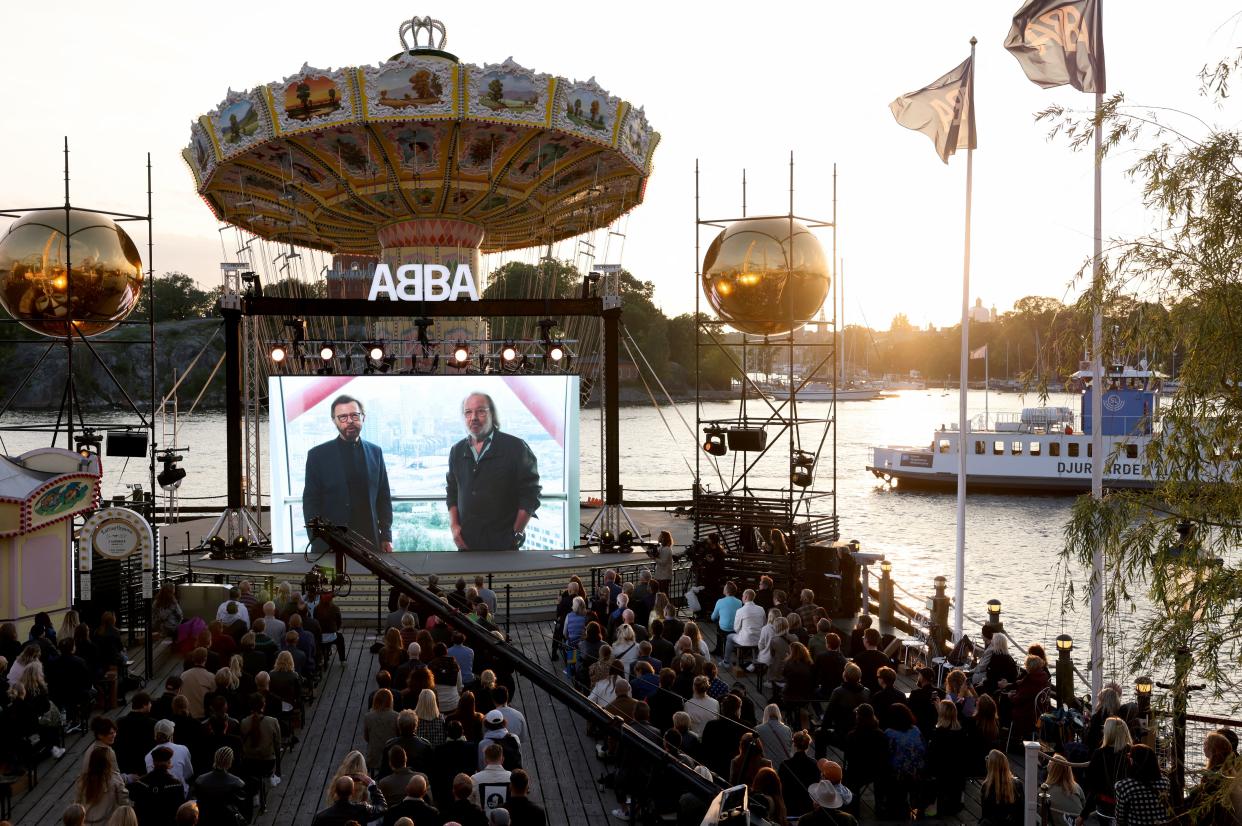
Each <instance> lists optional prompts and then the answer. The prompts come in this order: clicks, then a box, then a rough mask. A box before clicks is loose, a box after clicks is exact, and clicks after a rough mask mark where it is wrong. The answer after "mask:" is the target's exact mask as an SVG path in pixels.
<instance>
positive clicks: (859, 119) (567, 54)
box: [0, 0, 1242, 328]
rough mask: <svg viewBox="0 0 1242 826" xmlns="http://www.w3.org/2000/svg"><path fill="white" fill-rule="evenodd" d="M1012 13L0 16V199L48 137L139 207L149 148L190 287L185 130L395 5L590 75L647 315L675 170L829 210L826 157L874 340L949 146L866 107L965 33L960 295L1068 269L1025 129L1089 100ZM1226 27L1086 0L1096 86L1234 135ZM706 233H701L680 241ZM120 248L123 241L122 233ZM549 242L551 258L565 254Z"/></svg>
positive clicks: (1069, 292) (166, 7)
mask: <svg viewBox="0 0 1242 826" xmlns="http://www.w3.org/2000/svg"><path fill="white" fill-rule="evenodd" d="M1019 5H1020V2H1018V0H961V2H955V3H925V2H915V0H908V1H907V2H888V3H853V4H845V3H816V4H808V3H792V2H775V3H768V4H763V5H761V6H756V5H755V4H753V3H740V2H738V3H733V2H719V3H712V4H710V5H707V4H703V5H694V4H669V3H663V4H655V3H642V2H638V3H629V4H625V5H624V6H617V7H609V8H608V9H607V10H605V9H604V8H603V7H598V6H591V5H582V4H580V3H561V2H547V3H540V4H539V5H538V9H539V13H538V14H532V13H531V8H530V7H529V6H524V5H514V4H511V3H493V2H479V3H472V4H467V5H462V4H444V5H443V6H442V7H440V8H436V7H434V6H424V7H420V8H417V9H415V8H410V7H408V6H406V5H401V4H396V5H394V4H363V5H354V6H350V5H344V4H328V3H319V2H305V3H302V4H299V5H298V6H297V9H296V12H293V13H291V7H289V6H286V5H280V4H257V3H239V2H231V0H220V2H217V3H215V4H211V5H209V6H201V5H198V6H195V5H188V6H187V5H185V4H180V3H139V2H134V3H121V4H99V3H86V2H63V3H43V4H20V5H13V4H4V6H3V8H0V24H2V25H3V29H4V30H5V31H6V32H8V33H10V37H8V38H7V39H6V44H5V48H4V51H3V57H2V58H0V61H2V62H3V66H4V68H5V69H6V72H5V76H6V78H7V79H8V84H9V87H10V92H9V94H8V95H7V96H6V99H7V101H8V102H9V106H8V110H7V112H8V117H9V118H10V123H11V124H13V125H16V124H17V123H20V128H9V129H5V130H0V181H2V182H3V185H2V188H0V191H2V192H3V197H0V205H3V206H32V205H42V204H59V203H60V202H61V199H62V197H63V181H62V178H61V154H60V153H61V139H62V136H64V135H68V137H69V140H70V144H71V149H72V151H73V155H72V159H73V181H72V184H73V192H74V200H75V202H77V203H78V204H80V205H83V206H94V207H99V208H105V209H112V210H117V211H132V212H140V211H142V210H143V209H144V208H145V171H144V168H143V167H144V164H145V156H146V153H147V152H148V151H150V152H151V153H152V156H153V162H154V165H155V172H154V174H155V216H156V224H155V226H156V252H155V269H156V271H157V272H165V271H169V270H181V271H184V272H187V273H189V274H191V275H192V276H194V277H195V278H196V279H197V280H198V281H199V282H200V283H202V284H204V285H207V286H214V285H215V284H217V283H218V279H219V262H220V260H221V256H222V253H221V248H220V240H219V237H220V236H219V233H218V232H217V229H218V225H217V224H216V222H215V221H214V219H213V218H212V216H211V213H210V211H209V210H208V209H207V207H206V206H205V205H204V204H203V203H202V202H201V200H200V199H199V197H198V195H197V194H196V193H195V191H194V183H193V177H192V176H191V174H190V172H189V170H188V169H187V168H186V166H185V164H184V162H183V161H182V159H181V157H180V151H181V150H182V149H183V148H184V147H185V146H186V145H188V143H189V140H190V123H191V120H192V119H194V118H195V117H197V116H198V115H200V114H205V113H206V112H208V111H210V110H211V109H213V108H214V107H215V106H216V105H217V104H218V103H219V102H220V101H221V100H223V98H224V96H225V94H226V93H227V91H228V90H229V88H230V87H231V88H233V89H239V90H240V89H249V88H252V87H254V86H257V85H260V84H264V83H269V82H273V81H278V80H282V79H284V78H286V77H288V76H290V75H292V74H294V73H296V72H297V71H298V70H299V69H300V68H301V67H302V65H303V64H304V63H308V64H309V65H310V66H312V67H315V68H319V69H324V70H327V69H335V68H338V67H340V66H357V65H364V64H374V63H378V62H381V61H383V60H386V59H388V58H389V57H390V56H392V55H393V54H395V53H396V52H397V51H398V50H399V48H400V44H399V42H398V39H397V27H398V25H399V24H400V23H401V20H402V18H403V16H406V15H409V14H413V13H414V12H418V13H419V14H430V15H432V16H433V17H438V18H440V19H441V20H443V21H444V23H445V24H446V26H447V28H448V42H447V44H446V47H445V48H446V50H448V51H451V52H453V53H454V54H456V55H457V56H458V57H459V58H461V60H462V61H463V62H468V63H475V64H479V65H482V64H484V63H499V62H501V61H503V60H504V59H505V58H506V57H509V56H510V55H512V57H513V59H514V60H515V61H517V62H518V63H520V64H522V65H524V66H527V67H529V68H532V69H535V70H537V71H542V72H549V73H552V74H557V75H560V76H562V77H567V78H570V79H586V78H588V77H591V76H594V77H595V78H596V79H597V80H598V82H599V84H600V85H601V86H602V87H603V88H604V89H606V90H608V91H609V92H611V93H613V94H615V95H618V96H620V97H621V98H623V99H625V100H628V101H631V102H633V103H635V104H637V105H642V106H645V109H646V114H647V116H648V118H649V119H650V121H651V123H652V125H653V126H654V127H655V129H656V130H658V131H659V132H660V133H661V134H662V140H661V143H660V145H659V147H658V149H657V150H656V154H655V170H654V172H653V174H652V176H651V180H650V183H649V186H648V189H647V196H646V202H645V203H644V204H643V205H642V206H641V207H639V208H638V209H637V210H635V211H634V212H633V213H632V216H631V218H630V219H629V221H628V224H627V225H626V226H625V227H624V229H625V232H626V234H627V238H626V242H625V248H624V255H623V256H621V257H620V258H619V260H618V256H617V255H616V245H614V247H613V250H614V254H613V255H612V256H611V259H612V260H611V261H608V262H605V263H621V264H622V265H624V266H625V267H626V268H628V269H630V270H631V271H632V272H634V273H635V274H636V275H637V276H639V277H640V278H642V279H644V280H651V281H654V282H655V283H656V300H657V302H658V303H659V304H660V305H661V306H662V307H663V308H664V310H665V311H666V312H667V313H669V314H670V315H671V314H675V313H678V312H686V311H689V310H692V309H693V306H694V296H695V290H696V284H695V280H694V277H693V276H694V270H695V260H694V240H695V227H694V223H693V218H694V209H695V204H694V165H695V162H696V160H697V161H698V163H699V165H700V169H701V171H702V181H701V182H702V190H701V198H702V200H701V209H702V212H703V213H704V215H705V216H706V217H734V216H737V215H739V214H740V210H741V205H740V200H741V185H740V181H741V175H742V170H743V169H745V170H746V173H747V178H748V181H749V193H748V206H749V210H750V213H751V214H775V213H783V212H784V211H785V210H786V208H787V205H788V159H789V153H790V151H791V150H792V151H793V152H794V154H795V159H796V163H797V171H796V180H795V185H796V192H795V196H794V198H795V203H794V209H795V211H796V212H797V213H799V214H802V215H806V216H809V217H812V218H819V219H829V218H831V215H832V203H831V195H832V165H833V164H834V163H836V164H837V167H838V172H839V190H838V194H839V204H838V209H839V212H838V218H839V221H838V223H839V237H838V251H839V254H840V256H841V257H842V258H843V259H844V261H845V267H844V274H845V277H846V294H847V314H848V316H849V320H850V321H851V322H862V321H866V322H868V323H869V324H870V325H871V326H873V327H877V328H887V327H888V324H889V321H890V320H891V318H892V316H893V315H894V314H895V313H897V312H905V313H906V314H907V315H908V316H909V317H910V319H911V320H912V321H914V322H915V323H916V324H926V323H928V322H933V323H936V324H951V323H954V321H955V320H956V319H957V317H958V314H959V305H960V292H961V271H962V206H963V196H964V189H965V156H964V154H959V155H958V156H957V157H955V158H953V159H951V161H950V163H949V165H948V166H945V165H943V164H941V163H940V161H939V159H938V158H937V157H936V155H935V153H934V151H933V148H932V145H931V142H930V141H929V140H928V139H927V138H926V137H924V136H922V135H920V134H918V133H916V132H912V131H909V130H907V129H903V128H902V127H900V126H898V125H897V124H896V123H895V122H894V120H893V118H892V115H891V114H890V113H889V111H888V104H889V102H890V101H891V100H892V99H893V98H894V97H896V96H897V95H899V94H901V93H904V92H909V91H912V90H914V89H917V88H919V87H921V86H923V85H925V84H927V83H929V82H931V81H932V80H934V79H935V78H937V77H939V76H940V75H942V74H944V73H945V72H947V71H948V70H949V69H951V68H952V67H954V66H956V65H957V64H958V63H960V62H961V61H962V60H963V59H964V58H965V57H966V56H967V55H968V54H969V49H970V46H969V42H968V41H969V39H970V37H971V36H972V35H974V36H976V37H978V38H979V41H980V42H979V47H978V49H979V51H978V62H977V70H976V77H977V86H976V93H975V100H976V107H977V113H978V133H979V149H978V150H977V151H976V153H975V190H974V210H975V220H974V226H973V238H974V244H973V267H972V289H971V295H972V303H973V298H974V296H979V297H982V298H983V301H984V304H985V305H988V306H991V305H993V304H994V305H996V306H997V307H998V308H999V309H1000V310H1002V311H1003V310H1006V309H1008V308H1009V307H1010V306H1011V305H1012V303H1013V302H1014V301H1015V300H1016V299H1018V298H1021V297H1022V296H1025V295H1031V294H1039V295H1051V296H1055V297H1058V298H1066V297H1072V296H1073V295H1074V294H1075V293H1076V292H1077V287H1076V286H1073V285H1071V283H1070V282H1071V279H1072V277H1073V274H1074V272H1075V271H1076V270H1077V268H1078V266H1079V265H1080V264H1081V262H1082V260H1083V259H1084V257H1085V256H1087V255H1089V254H1090V250H1091V158H1090V155H1089V154H1081V153H1079V154H1075V153H1072V152H1071V151H1070V150H1069V149H1068V148H1066V146H1065V145H1064V142H1063V141H1054V142H1049V141H1048V140H1047V138H1046V131H1047V130H1046V127H1044V126H1043V125H1039V124H1035V123H1034V122H1033V117H1032V115H1033V113H1034V112H1036V111H1037V110H1039V109H1041V108H1044V107H1046V106H1049V105H1052V104H1062V105H1065V106H1070V107H1075V108H1078V109H1080V110H1086V109H1087V108H1089V107H1090V106H1091V102H1092V99H1091V96H1090V95H1086V94H1083V93H1079V92H1075V91H1074V90H1073V89H1071V88H1070V87H1068V86H1066V87H1061V88H1059V89H1054V90H1047V91H1045V90H1041V89H1040V88H1038V87H1037V86H1035V85H1034V84H1032V83H1031V82H1029V81H1028V80H1027V79H1026V78H1025V76H1024V75H1023V74H1022V71H1021V69H1020V67H1019V66H1018V64H1017V62H1016V61H1015V60H1014V59H1013V58H1012V57H1011V56H1010V55H1009V54H1008V53H1006V52H1005V51H1004V49H1003V48H1002V42H1003V40H1004V38H1005V35H1006V33H1007V31H1008V28H1009V25H1010V19H1011V17H1012V15H1013V13H1014V11H1016V10H1017V8H1018V7H1019ZM363 12H365V13H363ZM1240 21H1242V17H1240V16H1239V13H1238V12H1237V11H1236V6H1235V5H1233V4H1229V3H1225V2H1219V1H1218V0H1212V1H1211V2H1193V3H1182V4H1177V5H1173V4H1169V3H1158V2H1155V0H1126V2H1120V0H1106V2H1105V7H1104V38H1105V48H1106V55H1107V68H1108V79H1109V91H1110V92H1113V91H1124V92H1125V93H1126V96H1127V99H1128V100H1129V101H1130V102H1131V103H1132V104H1134V105H1135V107H1136V108H1135V109H1134V111H1135V112H1136V113H1139V114H1142V113H1145V112H1146V111H1148V109H1149V108H1150V107H1172V108H1174V109H1180V110H1184V111H1185V112H1187V113H1189V114H1190V115H1194V116H1197V117H1198V118H1202V119H1203V120H1204V121H1206V122H1207V123H1208V124H1210V125H1216V126H1223V127H1226V128H1235V127H1236V124H1237V121H1238V112H1237V107H1236V106H1235V105H1233V104H1230V106H1229V107H1228V108H1226V109H1224V110H1216V109H1214V108H1213V107H1212V106H1211V105H1210V104H1209V102H1208V101H1206V100H1205V99H1204V98H1202V97H1201V96H1200V95H1199V94H1198V78H1197V73H1198V71H1199V69H1200V68H1201V67H1202V66H1203V65H1204V64H1205V63H1207V62H1215V61H1216V60H1218V59H1220V58H1222V57H1226V56H1229V55H1231V54H1233V53H1234V52H1236V49H1237V45H1238V38H1239V27H1240ZM22 32H25V33H26V34H25V35H24V36H23V35H21V34H20V33H22ZM1162 117H1169V118H1172V121H1171V122H1172V123H1174V124H1175V125H1177V126H1178V127H1179V128H1181V129H1183V130H1184V131H1186V132H1187V133H1188V134H1190V135H1192V136H1193V135H1195V134H1202V132H1203V131H1204V130H1205V128H1206V127H1205V126H1204V124H1203V123H1201V122H1199V121H1198V120H1196V119H1195V118H1193V117H1189V116H1187V115H1182V114H1176V113H1168V112H1165V113H1162ZM1136 158H1137V153H1136V152H1135V151H1133V150H1132V149H1130V148H1125V149H1124V150H1123V151H1121V152H1119V153H1118V154H1117V156H1116V157H1112V158H1109V159H1108V160H1107V161H1106V163H1105V178H1104V232H1105V235H1106V237H1113V236H1124V235H1132V234H1135V233H1138V232H1141V231H1143V230H1145V229H1146V228H1148V227H1149V226H1150V225H1151V220H1152V219H1151V217H1150V216H1148V215H1145V214H1144V212H1143V211H1142V209H1141V208H1140V205H1139V203H1138V200H1139V195H1140V192H1139V190H1138V188H1137V186H1136V185H1135V184H1134V183H1133V182H1131V181H1129V180H1128V179H1127V178H1126V176H1125V174H1124V173H1125V169H1126V167H1128V166H1129V165H1130V164H1131V163H1133V161H1134V160H1135V159H1136ZM822 238H823V240H824V243H825V245H827V244H828V243H829V241H830V237H829V236H828V235H827V234H824V235H823V236H822ZM136 240H137V239H136ZM710 240H711V238H710V235H709V234H708V233H707V231H704V233H703V235H702V245H703V247H704V248H705V247H706V246H707V244H708V243H709V242H710ZM139 246H140V247H141V248H142V250H143V251H144V254H145V250H146V246H145V238H144V239H142V240H140V241H139ZM558 253H559V254H561V255H562V256H563V257H571V256H572V248H571V247H570V246H569V245H563V246H562V248H561V249H559V250H558ZM530 257H531V256H529V255H527V256H525V260H529V259H530ZM519 258H522V256H519ZM493 263H498V262H493Z"/></svg>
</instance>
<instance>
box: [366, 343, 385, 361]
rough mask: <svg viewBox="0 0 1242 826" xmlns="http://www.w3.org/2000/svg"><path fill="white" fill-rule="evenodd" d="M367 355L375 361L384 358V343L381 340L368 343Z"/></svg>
mask: <svg viewBox="0 0 1242 826" xmlns="http://www.w3.org/2000/svg"><path fill="white" fill-rule="evenodd" d="M367 357H368V358H369V359H371V361H374V362H380V361H383V360H384V345H383V344H380V343H379V342H372V343H371V344H368V345H367Z"/></svg>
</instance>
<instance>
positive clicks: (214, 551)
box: [207, 534, 229, 559]
mask: <svg viewBox="0 0 1242 826" xmlns="http://www.w3.org/2000/svg"><path fill="white" fill-rule="evenodd" d="M207 547H208V548H210V549H211V558H212V559H228V553H229V543H228V542H227V541H225V539H224V537H223V536H221V535H220V534H216V535H215V536H213V537H212V538H211V539H208V540H207Z"/></svg>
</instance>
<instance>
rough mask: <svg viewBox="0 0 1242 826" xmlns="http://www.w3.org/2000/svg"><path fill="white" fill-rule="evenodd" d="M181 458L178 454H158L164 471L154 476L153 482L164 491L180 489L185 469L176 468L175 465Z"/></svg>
mask: <svg viewBox="0 0 1242 826" xmlns="http://www.w3.org/2000/svg"><path fill="white" fill-rule="evenodd" d="M183 458H185V457H183V456H181V455H180V454H178V453H170V452H167V451H165V452H163V453H161V454H160V457H159V459H160V464H162V465H163V466H164V469H163V470H161V471H160V472H159V474H157V475H156V477H155V481H156V482H158V483H159V486H160V487H161V488H163V489H164V490H176V489H177V488H179V487H181V480H183V479H185V468H182V467H177V463H178V462H180V461H181V460H182V459H183Z"/></svg>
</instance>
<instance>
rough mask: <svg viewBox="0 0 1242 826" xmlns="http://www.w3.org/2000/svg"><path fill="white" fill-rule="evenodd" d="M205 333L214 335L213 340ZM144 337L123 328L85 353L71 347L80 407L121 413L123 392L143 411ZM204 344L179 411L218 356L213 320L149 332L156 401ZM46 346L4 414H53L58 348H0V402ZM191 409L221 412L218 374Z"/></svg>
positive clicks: (60, 383) (60, 386)
mask: <svg viewBox="0 0 1242 826" xmlns="http://www.w3.org/2000/svg"><path fill="white" fill-rule="evenodd" d="M217 331H219V332H218V334H216V333H217ZM213 334H216V335H215V337H214V338H213V337H212V336H213ZM146 335H147V328H146V327H145V326H141V325H131V326H127V327H122V328H118V329H115V330H112V331H111V332H108V333H105V334H104V335H102V336H98V337H95V338H92V339H91V340H90V346H89V347H88V346H86V345H84V344H81V343H80V342H77V343H75V346H74V348H73V360H74V365H73V377H74V382H73V383H74V389H75V390H76V392H77V396H78V399H79V400H80V402H81V405H82V407H83V408H86V409H110V408H122V407H125V406H127V405H126V401H125V395H126V393H128V394H129V397H130V398H132V399H133V400H134V402H135V403H137V404H138V405H139V406H140V407H141V408H143V409H145V408H146V407H147V406H148V405H149V404H150V399H151V370H150V346H149V345H148V344H147V343H146V342H145V341H144V340H143V339H144V337H145V336H146ZM209 341H210V344H209V345H208V346H207V349H206V351H204V352H203V354H202V355H201V356H199V358H198V361H197V362H195V363H194V366H193V368H192V369H191V370H190V375H189V377H188V378H186V379H185V381H184V382H183V383H182V385H181V388H180V390H179V391H178V395H179V396H180V399H181V403H182V409H183V410H184V409H185V408H186V406H188V405H189V404H190V402H192V401H193V400H194V398H195V397H196V396H197V395H198V393H199V391H200V390H201V389H202V387H203V384H204V383H205V382H206V381H207V378H208V376H210V375H211V371H212V369H213V368H214V367H215V366H216V362H218V361H219V360H220V356H221V355H222V354H223V353H224V331H223V329H222V322H221V320H220V319H218V318H201V319H192V320H188V321H168V322H163V323H160V324H157V325H156V349H155V379H156V391H157V395H158V396H160V397H163V396H164V395H165V394H166V393H167V392H168V391H169V389H171V387H172V385H173V381H174V378H173V373H174V370H175V371H177V373H178V375H179V374H180V373H182V372H184V371H185V370H187V369H188V368H189V365H190V363H191V362H193V361H194V357H195V355H197V354H198V352H199V351H200V350H202V349H203V345H204V344H207V343H208V342H209ZM49 343H51V344H53V347H52V350H51V351H50V352H49V353H48V354H47V357H46V358H44V360H43V363H42V364H41V365H40V366H39V369H38V370H37V371H36V372H35V374H34V375H32V376H30V378H29V381H27V383H26V384H25V386H24V387H22V388H21V391H20V392H19V393H18V394H17V396H16V398H14V400H13V403H12V405H11V406H10V407H11V409H14V410H47V409H52V410H55V409H58V408H59V407H60V405H61V400H62V398H63V397H64V393H65V379H66V376H67V364H66V362H67V357H66V352H65V347H64V346H63V344H62V343H59V342H55V343H54V342H52V341H51V340H49V339H32V340H31V341H30V343H22V344H4V345H0V363H3V364H4V369H3V371H0V398H3V399H5V400H7V399H9V398H10V397H11V396H12V395H13V393H14V391H16V390H18V387H19V385H21V383H22V381H23V380H24V379H26V377H27V375H28V373H29V372H30V368H31V367H32V366H33V365H34V364H35V363H36V362H38V360H39V357H40V356H42V355H43V353H44V351H45V350H46V349H47V346H48V344H49ZM92 350H93V352H92ZM101 362H102V364H101ZM105 366H106V369H105ZM109 371H111V373H112V375H113V376H115V377H116V380H115V381H114V380H113V379H112V378H111V377H110V376H109V375H108V372H109ZM121 388H124V390H122V389H121ZM199 405H200V407H204V406H205V407H223V406H224V371H223V368H221V371H220V372H219V373H217V374H216V376H215V378H214V379H213V380H212V382H211V385H210V387H208V388H207V392H206V394H204V396H203V400H202V401H201V402H200V403H199Z"/></svg>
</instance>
